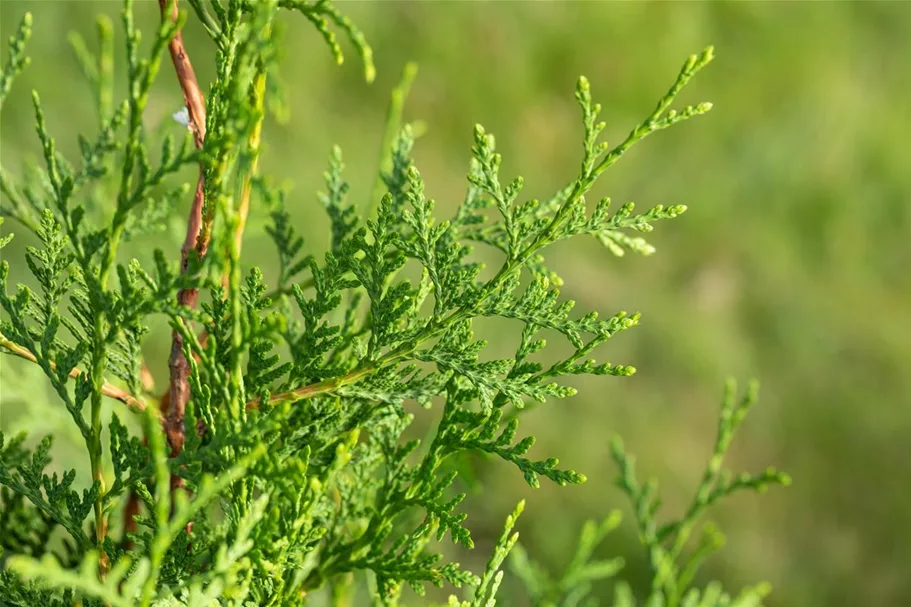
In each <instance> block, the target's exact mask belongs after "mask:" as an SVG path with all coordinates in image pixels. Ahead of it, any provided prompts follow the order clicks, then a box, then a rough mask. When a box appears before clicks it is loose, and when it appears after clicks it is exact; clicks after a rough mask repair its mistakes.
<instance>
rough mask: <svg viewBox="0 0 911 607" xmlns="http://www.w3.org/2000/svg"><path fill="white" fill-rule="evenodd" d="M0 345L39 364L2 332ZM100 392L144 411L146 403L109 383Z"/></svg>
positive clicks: (77, 371) (76, 374) (73, 372)
mask: <svg viewBox="0 0 911 607" xmlns="http://www.w3.org/2000/svg"><path fill="white" fill-rule="evenodd" d="M0 346H2V347H3V348H5V349H6V350H7V351H8V352H9V353H10V354H13V355H15V356H18V357H19V358H24V359H25V360H29V361H31V362H33V363H35V364H39V363H38V358H37V357H36V356H35V355H34V354H32V352H31V350H29V349H28V348H24V347H22V346H20V345H19V344H17V343H15V342H13V341H10V340H9V339H7V337H6V336H5V335H3V333H0ZM50 365H51V369H56V368H57V363H55V362H53V361H51V362H50ZM83 373H84V371H82V370H80V369H73V370H71V371H70V373H69V376H70V378H72V379H76V378H77V377H79V376H80V375H82V374H83ZM101 393H102V394H104V395H105V396H107V397H110V398H113V399H114V400H119V401H120V402H122V403H123V404H125V405H126V406H127V407H129V408H130V409H133V410H134V411H145V409H146V404H145V403H144V402H142V401H141V400H139V399H138V398H136V397H134V396H133V395H132V394H130V393H129V392H127V391H125V390H121V389H120V388H118V387H117V386H115V385H113V384H111V383H108V382H105V383H104V385H103V386H102V387H101Z"/></svg>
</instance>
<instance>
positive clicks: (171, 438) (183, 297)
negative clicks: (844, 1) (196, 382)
mask: <svg viewBox="0 0 911 607" xmlns="http://www.w3.org/2000/svg"><path fill="white" fill-rule="evenodd" d="M158 5H159V7H160V8H161V18H162V20H164V19H171V20H172V21H176V20H177V18H178V10H177V0H158ZM168 50H169V51H170V53H171V60H172V62H173V63H174V70H175V72H176V73H177V80H178V81H179V82H180V88H181V90H182V91H183V96H184V101H185V103H186V105H187V110H188V113H189V118H190V120H189V124H190V129H191V131H192V132H193V139H194V141H195V143H196V147H197V149H202V147H203V143H204V141H205V136H206V106H205V100H204V99H203V95H202V91H201V90H200V88H199V83H198V82H197V80H196V73H195V72H194V71H193V65H192V64H191V63H190V58H189V57H188V56H187V52H186V49H185V48H184V45H183V36H182V34H181V32H177V34H176V35H175V36H174V38H173V39H172V40H171V42H170V44H169V45H168ZM204 192H205V172H204V167H203V165H202V162H200V166H199V180H198V181H197V184H196V194H195V196H194V198H193V206H192V208H191V209H190V217H189V220H188V221H187V235H186V238H185V239H184V243H183V246H182V247H181V249H180V263H181V266H180V267H181V272H182V273H185V272H186V271H187V268H188V267H189V261H190V255H191V253H195V254H196V256H197V257H199V258H200V259H202V258H204V257H205V256H206V253H207V252H208V249H209V240H208V237H207V235H208V234H209V230H208V229H203V228H204V226H203V221H204V219H203V203H204ZM200 235H203V236H202V237H200ZM198 297H199V292H198V290H197V289H196V288H189V289H183V290H181V291H180V293H178V295H177V302H178V304H179V305H182V306H187V307H189V308H195V307H196V303H197V300H198ZM168 366H169V369H170V389H169V395H168V400H169V407H168V413H167V417H166V420H165V424H164V426H165V434H166V435H167V437H168V444H169V445H170V446H171V455H172V456H176V455H177V454H179V453H180V452H181V451H182V450H183V444H184V440H185V437H186V435H185V430H184V414H185V411H186V406H187V401H188V400H189V399H190V384H189V381H188V376H189V371H190V367H189V364H188V363H187V359H186V358H185V357H184V354H183V338H182V337H181V336H180V334H179V333H178V332H177V331H176V330H175V331H174V332H173V334H172V342H171V358H170V362H169V365H168Z"/></svg>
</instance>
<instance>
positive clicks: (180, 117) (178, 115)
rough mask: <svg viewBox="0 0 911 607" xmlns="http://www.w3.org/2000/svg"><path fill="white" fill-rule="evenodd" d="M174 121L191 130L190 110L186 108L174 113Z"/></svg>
mask: <svg viewBox="0 0 911 607" xmlns="http://www.w3.org/2000/svg"><path fill="white" fill-rule="evenodd" d="M173 116H174V120H176V121H177V122H179V123H180V124H181V125H183V126H185V127H187V128H189V127H190V110H188V109H187V108H186V107H182V108H180V111H178V112H174V114H173Z"/></svg>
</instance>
